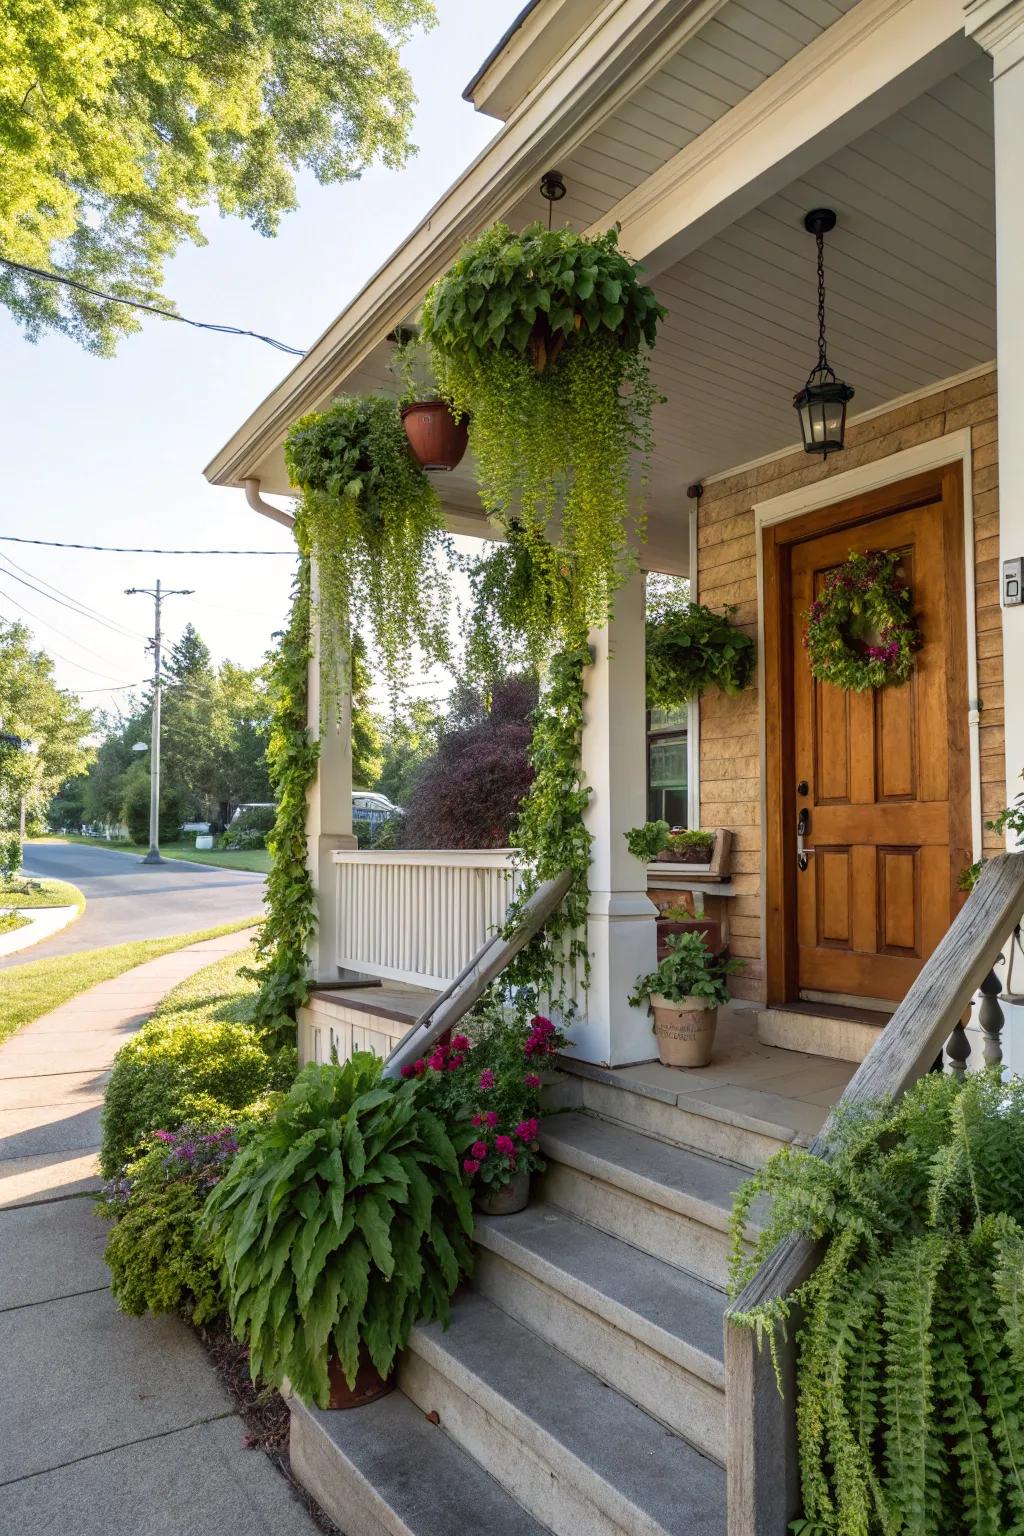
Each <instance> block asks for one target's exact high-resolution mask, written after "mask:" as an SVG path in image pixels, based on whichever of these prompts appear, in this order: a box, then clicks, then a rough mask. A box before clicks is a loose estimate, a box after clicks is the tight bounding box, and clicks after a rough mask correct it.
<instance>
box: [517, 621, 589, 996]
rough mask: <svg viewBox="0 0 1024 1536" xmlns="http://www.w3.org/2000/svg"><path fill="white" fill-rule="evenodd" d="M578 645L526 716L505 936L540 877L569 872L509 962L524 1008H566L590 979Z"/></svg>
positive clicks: (556, 660)
mask: <svg viewBox="0 0 1024 1536" xmlns="http://www.w3.org/2000/svg"><path fill="white" fill-rule="evenodd" d="M590 660H591V658H590V652H589V650H588V649H587V647H586V646H585V645H578V646H577V647H576V648H575V649H574V650H570V651H562V652H559V654H558V655H556V656H554V657H553V658H552V660H551V662H550V665H549V667H548V673H547V677H546V679H545V686H544V691H543V694H542V697H541V701H540V704H539V705H538V706H537V710H536V712H535V714H534V729H533V740H532V742H531V745H530V762H531V764H532V766H533V783H532V784H531V786H530V790H529V792H528V794H527V795H526V798H525V799H524V800H523V802H522V804H521V805H520V808H519V819H518V821H517V823H516V826H515V828H514V830H513V834H512V840H513V844H514V846H515V848H516V849H517V863H518V867H519V888H518V891H517V894H516V898H515V900H514V901H513V903H512V905H511V906H510V908H509V911H508V915H507V917H506V922H505V931H506V932H509V931H511V929H512V928H513V927H514V926H515V924H516V922H517V921H518V919H519V917H520V916H521V914H522V909H523V907H524V906H525V904H526V902H527V901H528V900H529V898H530V896H532V895H533V893H534V891H535V890H536V889H537V887H538V885H540V884H541V883H542V882H543V881H544V880H550V879H552V878H553V877H554V876H556V875H558V874H561V872H562V870H565V869H568V870H570V871H571V872H572V884H571V886H570V887H569V892H568V894H567V896H566V897H565V900H564V901H563V903H562V905H561V907H560V908H559V910H558V911H557V912H556V913H555V914H554V916H553V917H551V918H549V919H548V922H547V924H546V925H545V927H544V928H543V929H542V930H541V932H540V933H539V934H538V935H537V936H536V938H534V939H533V940H532V941H531V942H530V943H529V944H528V945H527V946H526V947H525V948H524V949H522V950H520V952H519V954H518V955H517V956H516V958H515V959H514V960H513V961H512V963H511V965H509V967H508V968H507V969H506V971H505V973H504V976H503V983H505V984H507V985H508V986H509V987H512V988H516V987H519V988H523V989H525V991H526V998H525V999H524V1006H525V1007H527V1008H529V1009H531V1010H532V1009H534V1008H536V1007H537V1006H539V1004H540V1003H541V1001H547V1002H549V1003H550V1005H551V1006H553V1007H557V1008H559V1009H561V1011H562V1012H563V1013H568V1012H570V1011H571V1003H572V999H573V997H574V996H575V995H576V993H577V990H578V989H579V988H585V987H586V985H587V982H588V980H589V975H590V953H589V950H588V948H587V939H586V933H587V905H588V899H589V889H588V888H589V882H588V875H589V870H590V845H591V841H592V839H591V836H590V833H589V831H588V830H587V827H586V826H585V824H584V821H583V813H584V811H585V810H586V808H587V804H588V802H589V800H590V789H589V787H588V786H587V784H586V782H585V780H584V778H583V772H582V768H581V766H580V744H581V742H582V738H583V703H584V699H585V697H586V695H585V687H584V671H585V669H586V668H587V667H588V666H589V665H590Z"/></svg>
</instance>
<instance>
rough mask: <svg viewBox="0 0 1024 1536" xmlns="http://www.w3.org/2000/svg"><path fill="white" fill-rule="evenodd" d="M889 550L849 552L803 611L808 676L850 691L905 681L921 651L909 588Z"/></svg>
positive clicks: (854, 691) (864, 690)
mask: <svg viewBox="0 0 1024 1536" xmlns="http://www.w3.org/2000/svg"><path fill="white" fill-rule="evenodd" d="M899 565H900V557H899V555H898V554H896V553H895V552H894V551H892V550H883V549H869V550H867V551H865V553H864V554H861V555H857V554H851V555H850V557H849V559H848V560H846V561H844V562H843V564H842V565H840V566H837V567H836V569H835V570H834V571H832V572H831V573H830V574H829V575H828V576H827V577H826V579H825V583H824V585H823V587H822V589H821V592H820V593H819V594H818V596H817V597H816V598H815V600H814V602H813V603H812V604H811V606H810V608H809V609H808V611H807V612H806V614H805V615H804V618H805V619H806V621H807V628H806V630H805V631H804V646H805V648H806V651H807V659H808V662H809V663H810V668H811V676H812V677H814V678H816V679H817V680H818V682H821V683H831V684H832V685H833V686H834V687H836V688H842V689H844V690H846V691H848V692H853V693H867V692H868V691H869V690H870V689H872V688H885V687H888V686H890V685H892V684H897V685H898V684H900V683H905V682H906V681H907V678H908V677H909V676H910V673H911V671H912V669H913V665H914V656H915V654H916V652H917V651H919V650H920V649H921V644H922V636H921V631H920V629H919V628H918V625H917V621H916V619H915V618H914V614H913V611H912V607H913V603H912V597H911V592H910V588H909V587H908V585H907V583H906V581H905V579H904V578H903V577H902V576H901V575H900V574H899Z"/></svg>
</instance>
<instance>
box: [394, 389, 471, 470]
mask: <svg viewBox="0 0 1024 1536" xmlns="http://www.w3.org/2000/svg"><path fill="white" fill-rule="evenodd" d="M402 425H403V427H404V428H405V435H406V437H407V438H408V439H409V447H410V448H411V449H412V452H413V457H414V458H415V459H416V461H417V463H418V464H419V465H420V466H421V467H422V468H423V469H426V470H448V469H454V468H455V467H456V465H457V464H459V463H461V461H462V456H463V454H464V453H465V451H466V445H467V443H468V442H469V417H468V416H462V417H461V418H460V419H459V420H458V421H456V420H455V417H454V416H453V415H452V413H451V411H450V410H449V409H448V406H447V405H446V403H445V402H444V401H443V400H417V401H415V403H414V404H412V405H405V406H403V407H402Z"/></svg>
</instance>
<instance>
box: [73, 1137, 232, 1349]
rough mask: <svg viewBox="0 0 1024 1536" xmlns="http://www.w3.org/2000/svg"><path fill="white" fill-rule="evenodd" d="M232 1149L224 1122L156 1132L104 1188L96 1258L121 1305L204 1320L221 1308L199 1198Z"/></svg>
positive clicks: (203, 1198) (216, 1177) (135, 1310)
mask: <svg viewBox="0 0 1024 1536" xmlns="http://www.w3.org/2000/svg"><path fill="white" fill-rule="evenodd" d="M237 1150H238V1142H237V1140H236V1138H235V1135H234V1131H233V1128H232V1127H222V1128H221V1129H220V1130H218V1131H214V1132H209V1133H207V1134H203V1133H202V1132H200V1131H198V1130H194V1129H192V1128H190V1127H188V1126H182V1127H180V1128H179V1130H178V1131H177V1132H170V1131H157V1132H155V1133H154V1137H153V1139H152V1141H151V1145H150V1146H149V1147H148V1149H147V1150H146V1151H145V1152H144V1153H143V1154H142V1156H141V1157H139V1158H138V1159H137V1160H136V1161H135V1162H133V1163H131V1164H130V1165H129V1167H128V1168H127V1169H126V1171H125V1174H124V1175H123V1176H122V1177H121V1178H119V1179H116V1180H114V1181H112V1182H111V1183H109V1184H108V1185H107V1186H106V1188H105V1190H104V1196H103V1200H102V1202H101V1210H102V1213H103V1215H105V1216H106V1217H108V1219H110V1220H112V1221H113V1223H114V1225H113V1228H112V1230H111V1233H110V1236H109V1238H108V1239H107V1246H106V1250H105V1252H104V1255H103V1257H104V1259H105V1260H106V1263H107V1267H108V1268H109V1270H110V1281H111V1290H112V1291H113V1294H114V1299H115V1301H116V1302H117V1304H118V1306H119V1307H120V1308H121V1311H122V1312H128V1313H130V1314H131V1315H132V1316H133V1317H141V1316H142V1314H143V1313H144V1312H157V1313H159V1312H180V1313H182V1314H183V1315H184V1316H185V1317H188V1318H190V1319H191V1321H192V1322H194V1323H205V1322H208V1321H209V1320H210V1319H211V1318H214V1317H218V1316H219V1315H220V1313H222V1312H223V1311H224V1309H225V1300H224V1292H223V1289H222V1287H221V1281H220V1272H219V1270H218V1268H217V1265H216V1263H215V1262H214V1258H213V1255H212V1252H211V1248H210V1240H209V1237H208V1236H207V1234H206V1232H205V1230H202V1229H201V1228H200V1216H201V1215H202V1210H203V1205H204V1203H205V1201H206V1198H207V1196H208V1195H209V1193H210V1191H211V1189H213V1188H214V1186H215V1185H216V1184H217V1183H218V1181H219V1180H220V1179H221V1177H222V1176H223V1174H224V1170H225V1169H226V1167H227V1166H228V1164H229V1162H230V1161H231V1158H232V1157H233V1156H234V1154H235V1153H236V1152H237Z"/></svg>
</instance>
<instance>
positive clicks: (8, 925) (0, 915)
mask: <svg viewBox="0 0 1024 1536" xmlns="http://www.w3.org/2000/svg"><path fill="white" fill-rule="evenodd" d="M28 922H29V920H28V918H27V917H19V916H18V914H17V912H0V934H4V933H17V931H18V929H19V928H27V927H28Z"/></svg>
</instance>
